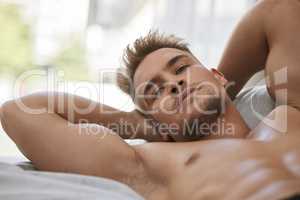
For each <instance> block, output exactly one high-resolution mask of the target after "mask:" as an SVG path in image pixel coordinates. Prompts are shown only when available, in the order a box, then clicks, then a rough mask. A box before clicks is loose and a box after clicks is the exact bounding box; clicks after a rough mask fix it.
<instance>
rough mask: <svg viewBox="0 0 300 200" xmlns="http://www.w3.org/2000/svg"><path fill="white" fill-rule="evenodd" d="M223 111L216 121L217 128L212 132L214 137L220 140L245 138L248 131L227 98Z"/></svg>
mask: <svg viewBox="0 0 300 200" xmlns="http://www.w3.org/2000/svg"><path fill="white" fill-rule="evenodd" d="M225 109H226V110H225V112H224V114H221V116H220V117H219V118H218V119H217V124H218V126H216V128H215V130H214V135H215V136H217V137H218V136H221V137H222V138H224V137H225V138H226V137H228V138H245V137H246V136H247V135H248V133H249V131H250V129H249V128H248V126H247V124H246V122H245V121H244V120H243V118H242V116H241V114H240V113H239V112H238V111H237V109H236V107H235V105H234V104H233V102H232V101H231V100H230V99H229V98H227V100H226V108H225Z"/></svg>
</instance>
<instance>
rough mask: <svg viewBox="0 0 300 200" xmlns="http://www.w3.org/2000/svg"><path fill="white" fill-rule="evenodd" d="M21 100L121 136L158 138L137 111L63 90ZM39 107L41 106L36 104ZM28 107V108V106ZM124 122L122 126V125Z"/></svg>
mask: <svg viewBox="0 0 300 200" xmlns="http://www.w3.org/2000/svg"><path fill="white" fill-rule="evenodd" d="M24 100H26V101H25V102H26V103H27V104H28V105H29V107H30V106H35V107H38V106H39V105H41V106H42V107H43V108H42V109H45V108H44V107H45V106H47V109H48V110H50V111H51V112H52V113H55V114H57V115H59V116H60V117H62V118H63V119H65V120H67V121H69V122H72V123H74V124H78V123H95V124H98V125H102V126H104V127H106V128H108V129H111V130H112V131H114V132H115V133H117V134H119V136H120V137H122V138H123V139H137V138H139V139H146V140H148V141H159V140H161V137H160V135H155V134H153V132H152V131H153V129H152V127H151V125H150V124H148V123H147V122H148V121H147V120H146V119H145V118H144V117H143V116H142V115H141V114H139V112H137V111H135V110H134V111H132V112H123V111H120V110H117V109H115V108H112V107H110V106H107V105H104V104H101V103H98V102H95V101H92V100H90V99H86V98H83V97H79V96H76V95H71V94H66V93H58V92H54V93H47V92H43V93H35V94H32V95H30V96H27V97H23V98H21V99H19V102H20V103H19V106H21V107H23V109H26V107H27V105H23V106H22V104H23V103H24ZM39 109H41V108H39ZM27 110H28V111H30V110H31V109H30V108H28V109H27ZM125 126H126V127H125Z"/></svg>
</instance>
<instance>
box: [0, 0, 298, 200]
mask: <svg viewBox="0 0 300 200" xmlns="http://www.w3.org/2000/svg"><path fill="white" fill-rule="evenodd" d="M299 13H300V2H299V1H297V0H285V1H282V0H281V1H276V0H266V1H261V2H260V3H258V4H257V5H256V6H255V7H254V8H253V9H252V10H251V11H250V12H249V13H248V14H247V15H246V16H245V18H244V19H243V20H242V22H241V23H240V24H239V26H238V28H237V30H236V31H235V33H234V34H233V35H234V37H233V38H232V40H231V41H230V43H229V46H228V49H227V50H226V52H225V54H224V55H225V56H224V58H223V59H222V62H221V63H223V64H221V65H220V69H221V70H222V71H223V73H224V74H225V75H226V76H228V77H229V78H230V79H232V80H237V83H238V84H241V85H242V84H244V82H245V81H246V80H247V79H248V78H249V76H250V75H249V74H252V73H254V72H255V71H257V70H259V69H260V68H254V67H253V66H259V65H260V64H264V63H266V61H267V67H266V68H267V69H268V70H267V74H268V75H272V72H274V71H275V70H277V68H278V67H279V66H287V67H288V70H289V71H292V72H293V73H288V74H287V75H288V77H287V78H288V81H289V83H288V92H290V91H291V93H292V94H294V95H289V96H288V97H287V98H288V100H290V101H288V102H295V104H292V105H293V107H291V106H289V105H281V106H278V107H277V108H276V109H275V110H273V111H272V112H271V113H270V114H269V115H268V116H267V117H266V118H265V120H264V121H263V122H261V123H260V124H259V125H258V127H257V128H255V129H254V130H252V131H251V133H253V134H250V135H249V134H248V132H249V130H247V129H248V128H247V126H246V125H245V123H244V122H243V120H242V119H241V117H240V116H239V113H238V112H237V111H236V110H235V108H234V106H233V105H232V103H231V101H230V100H229V98H227V97H226V96H225V98H224V99H225V105H226V107H225V108H226V109H224V110H225V111H222V108H219V107H218V106H217V105H218V104H219V103H220V102H222V100H221V99H222V94H224V91H225V89H224V88H223V85H224V84H225V83H226V81H224V79H223V78H222V76H221V75H220V74H219V73H217V72H213V73H212V72H209V71H208V70H207V69H206V68H204V67H203V66H202V65H201V64H200V62H199V61H198V60H197V59H195V57H194V56H193V55H192V54H191V53H190V52H189V51H188V50H187V49H184V48H183V49H182V48H177V47H170V46H162V47H161V48H158V49H156V50H155V51H152V52H149V54H147V56H145V57H143V58H142V59H141V61H140V62H138V63H135V64H133V66H136V69H135V70H134V71H130V72H129V75H130V76H131V77H132V78H133V86H134V89H135V91H134V94H135V96H134V99H135V102H136V104H137V105H138V106H139V110H140V111H139V112H133V113H120V112H119V113H116V114H111V115H110V114H101V113H98V112H97V110H95V109H93V111H91V112H88V114H87V113H83V112H75V113H74V112H72V115H69V114H68V113H69V112H71V111H73V110H72V107H71V106H67V105H68V103H70V102H69V101H66V100H70V99H71V100H72V103H73V102H75V104H76V105H77V107H79V108H82V109H83V108H87V107H88V106H89V105H90V104H91V102H90V101H88V100H86V99H83V98H79V97H73V96H71V97H70V96H69V95H67V94H56V95H54V97H53V98H52V96H51V98H50V99H54V100H53V101H49V95H48V94H47V93H39V94H33V95H31V96H27V97H22V98H21V99H19V100H21V102H22V103H23V105H25V106H26V108H31V111H32V109H34V110H35V111H36V110H37V109H39V110H38V111H39V114H32V113H28V112H26V110H25V111H24V110H22V108H20V107H19V106H18V102H16V101H9V102H7V103H5V104H4V105H3V107H2V111H1V122H2V124H3V127H4V129H5V131H6V132H7V133H8V135H9V136H10V137H11V138H12V139H13V140H14V141H15V143H16V144H17V145H18V147H19V148H20V149H21V150H22V151H23V152H24V154H25V155H26V156H27V157H28V158H29V159H30V160H31V161H32V162H33V164H34V165H35V166H36V167H37V168H38V169H41V170H49V171H60V172H70V173H80V174H87V175H95V176H101V177H106V178H111V179H114V180H117V181H120V182H122V183H124V184H127V185H129V186H130V187H131V188H132V189H133V190H135V191H136V192H138V193H139V194H141V195H142V196H143V197H145V199H155V200H159V199H172V200H173V199H174V200H176V199H178V200H181V199H185V198H189V199H230V200H234V199H237V200H239V199H258V200H259V199H288V198H290V199H294V198H297V197H296V194H297V193H300V171H299V169H300V150H299V145H300V137H299V133H298V129H299V124H300V113H299V111H298V110H297V109H295V108H294V106H295V107H297V101H296V99H297V98H296V99H294V98H295V97H296V96H297V94H299V92H300V91H299V89H298V88H297V87H296V85H297V83H298V76H294V74H296V73H295V72H297V70H299V69H298V67H297V65H299V63H300V61H299V56H298V54H297V53H296V52H300V43H299V42H298V41H299V40H298V35H299V33H300V28H299V27H300V20H299V19H300V14H299ZM291 19H292V20H291ZM278 24H280V25H281V26H280V27H279V26H278ZM289 30H292V32H290V31H289ZM250 37H251V38H253V39H251V42H249V39H248V38H250ZM150 39H151V37H150ZM150 39H149V40H150ZM292 39H294V40H293V42H291V40H292ZM166 40H168V39H166ZM140 42H145V40H138V41H137V43H140ZM146 42H147V38H146ZM266 44H268V45H267V46H266ZM137 46H138V45H137ZM142 46H143V45H142ZM288 46H290V47H291V49H288V48H287V47H288ZM237 47H238V48H239V51H238V53H237V52H235V51H236V48H237ZM140 51H146V49H143V48H142V49H137V52H140ZM240 52H243V53H244V54H241V55H239V53H240ZM255 52H259V53H257V54H259V55H256V54H255ZM247 53H248V55H247ZM127 55H129V57H128V61H129V63H133V62H132V61H133V60H132V59H131V54H127ZM233 55H234V56H233ZM236 55H239V56H236ZM267 55H268V56H267ZM247 56H250V57H251V56H253V59H254V61H255V62H251V63H250V64H249V63H248V62H247V61H248V57H247ZM266 58H268V60H266ZM230 59H232V60H234V59H236V60H237V61H236V62H233V61H232V62H229V60H230ZM250 59H251V58H250ZM268 63H271V64H272V65H271V64H270V65H268ZM245 65H246V66H247V67H248V68H247V69H240V68H238V67H243V66H245ZM127 66H128V65H127ZM232 68H234V70H241V71H243V72H239V73H238V72H234V71H233V70H232ZM128 69H130V70H132V69H133V68H130V67H129V68H128ZM230 70H232V71H230ZM246 70H250V72H248V73H246V72H245V71H246ZM230 72H231V73H233V75H230V74H231V73H230ZM185 73H190V76H192V77H191V78H189V79H185V77H186V76H184V74H185ZM235 73H237V74H235ZM149 81H150V86H151V87H150V86H149V84H148V83H149ZM144 82H146V83H147V84H142V83H144ZM153 82H154V83H155V84H152V83H153ZM167 82H171V83H170V84H167V85H164V84H163V83H167ZM202 82H205V83H206V84H205V85H202V84H200V83H202ZM123 85H124V84H123ZM140 85H142V86H140ZM157 85H158V87H157ZM199 85H201V86H199ZM166 86H167V87H166ZM197 86H199V87H197ZM240 88H241V86H236V87H235V88H234V90H233V92H231V94H232V96H234V95H235V94H236V93H237V92H238V90H239V89H240ZM127 91H129V90H127ZM182 91H184V93H182ZM269 91H270V93H271V94H276V88H275V87H272V85H271V87H269ZM147 92H150V94H151V95H150V96H148V95H145V94H144V93H147ZM147 94H148V93H147ZM153 94H154V95H153ZM192 94H193V96H192ZM196 94H198V95H196ZM207 95H208V96H207ZM140 96H141V97H140ZM178 96H179V97H178ZM278 96H279V99H280V100H282V101H280V102H283V100H284V96H283V94H281V93H280V94H279V95H278ZM201 97H202V98H201ZM62 99H64V100H65V101H63V102H64V103H63V104H62V103H59V102H61V100H62ZM187 99H190V101H187ZM49 103H50V105H51V106H50V107H49ZM194 103H195V104H194ZM95 104H96V103H95ZM192 104H193V105H195V106H196V105H197V106H199V107H200V108H201V110H200V111H201V112H199V110H196V109H194V108H193V107H191V108H190V106H191V105H192ZM72 105H73V106H74V104H72ZM160 105H163V107H160ZM101 106H103V105H99V104H96V108H98V109H99V107H101ZM94 108H95V106H94ZM187 108H190V109H189V110H188V109H187ZM104 109H105V110H106V111H108V110H111V111H113V109H112V108H110V107H106V106H105V107H104ZM163 109H165V110H163ZM86 110H88V111H89V109H86ZM170 110H171V111H174V113H168V114H169V115H167V114H165V113H166V111H170ZM45 111H46V112H45ZM143 111H147V112H143ZM152 111H155V112H152ZM188 111H189V112H188ZM210 111H212V112H210ZM139 113H143V115H145V116H146V117H151V118H152V119H153V121H154V123H153V124H156V123H157V122H158V123H165V124H167V125H171V124H172V123H173V122H175V124H177V125H178V127H179V129H176V131H177V132H176V131H175V133H176V134H173V132H172V131H169V129H167V131H165V130H164V131H159V134H146V135H148V136H149V135H151V136H153V135H155V137H154V138H153V140H159V141H161V140H167V141H170V140H171V141H173V140H175V141H186V140H194V139H199V138H203V139H204V138H209V139H210V138H215V137H216V136H218V138H220V139H218V140H201V141H194V142H185V143H181V142H167V143H166V142H153V143H147V144H143V145H138V146H129V145H127V144H126V143H125V142H123V140H122V139H121V138H120V137H119V136H118V135H116V134H115V133H114V132H113V131H112V130H110V129H109V124H110V123H112V122H115V121H116V119H118V118H126V119H127V121H128V122H131V123H136V124H138V123H139V122H140V120H141V119H143V117H141V116H143V115H140V114H139ZM149 114H150V116H149ZM170 115H171V116H170ZM70 116H71V117H70ZM198 118H200V120H197V119H198ZM80 119H87V121H89V122H90V123H94V124H78V122H79V121H80ZM183 119H186V120H187V121H188V122H187V124H190V123H193V122H194V121H196V122H199V123H200V124H208V125H213V124H214V122H216V121H218V119H223V121H224V122H223V123H225V125H229V124H231V125H232V126H231V130H234V132H233V133H234V134H233V135H231V136H230V137H237V138H227V139H224V138H223V137H228V135H227V134H225V135H223V134H222V133H223V132H222V129H220V128H219V127H218V126H214V127H215V128H212V129H211V130H212V133H215V134H207V129H205V130H201V131H200V132H199V133H198V132H196V133H194V132H192V134H191V135H189V136H188V137H186V135H183V134H181V135H180V131H182V130H184V127H185V124H184V123H183ZM70 122H71V123H70ZM285 122H286V123H285ZM287 122H288V123H287ZM45 123H46V124H47V127H45ZM99 124H102V126H101V125H99ZM106 127H108V128H106ZM208 127H210V126H208ZM156 128H157V127H156ZM200 128H201V127H200ZM206 128H207V127H206ZM178 130H179V131H178ZM225 130H227V129H225ZM147 131H149V132H150V133H152V131H153V129H152V126H150V127H149V129H147ZM149 132H147V133H149ZM95 133H97V134H95ZM119 134H120V133H119ZM139 134H140V132H139ZM141 135H144V134H141ZM246 135H248V139H242V138H244V137H245V136H246ZM138 137H140V135H138Z"/></svg>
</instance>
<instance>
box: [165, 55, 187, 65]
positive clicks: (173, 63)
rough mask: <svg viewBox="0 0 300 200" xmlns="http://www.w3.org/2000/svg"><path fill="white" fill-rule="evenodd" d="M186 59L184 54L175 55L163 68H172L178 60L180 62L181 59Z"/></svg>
mask: <svg viewBox="0 0 300 200" xmlns="http://www.w3.org/2000/svg"><path fill="white" fill-rule="evenodd" d="M186 57H188V56H187V55H185V54H180V55H177V56H175V57H173V58H171V59H170V60H169V61H168V63H167V65H166V66H165V67H164V68H169V67H172V66H173V65H175V64H176V62H177V61H178V60H180V59H182V58H186Z"/></svg>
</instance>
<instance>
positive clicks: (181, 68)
mask: <svg viewBox="0 0 300 200" xmlns="http://www.w3.org/2000/svg"><path fill="white" fill-rule="evenodd" d="M189 66H190V65H181V66H180V67H178V68H177V69H176V72H175V74H180V73H182V72H184V71H185V70H186V68H188V67H189Z"/></svg>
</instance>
